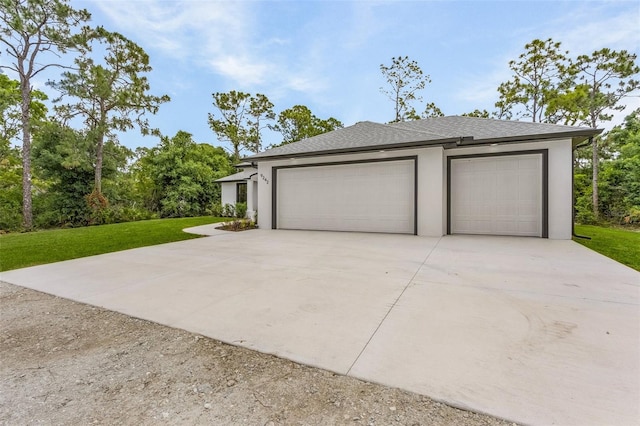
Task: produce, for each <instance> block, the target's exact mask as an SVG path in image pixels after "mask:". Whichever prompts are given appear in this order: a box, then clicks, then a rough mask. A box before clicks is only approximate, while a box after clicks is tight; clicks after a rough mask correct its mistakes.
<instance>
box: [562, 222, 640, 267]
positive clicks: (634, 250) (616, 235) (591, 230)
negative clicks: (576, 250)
mask: <svg viewBox="0 0 640 426" xmlns="http://www.w3.org/2000/svg"><path fill="white" fill-rule="evenodd" d="M576 234H578V235H584V236H587V237H591V239H590V240H585V239H582V238H574V241H576V242H578V243H580V244H582V245H583V246H586V247H589V248H590V249H592V250H595V251H597V252H598V253H601V254H604V255H605V256H607V257H610V258H612V259H614V260H617V261H618V262H620V263H623V264H625V265H627V266H630V267H631V268H633V269H635V270H637V271H640V232H638V231H632V230H629V231H628V230H624V229H617V228H603V227H601V226H587V225H576Z"/></svg>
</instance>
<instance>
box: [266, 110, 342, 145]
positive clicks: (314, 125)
mask: <svg viewBox="0 0 640 426" xmlns="http://www.w3.org/2000/svg"><path fill="white" fill-rule="evenodd" d="M342 127H344V125H343V124H342V122H340V120H338V119H336V118H333V117H329V118H327V119H326V120H323V119H321V118H318V117H316V116H315V115H313V113H311V110H310V109H309V108H307V107H306V106H304V105H294V106H293V107H291V108H288V109H285V110H284V111H282V112H280V114H278V120H277V123H276V124H275V125H273V126H271V129H272V130H275V131H277V132H280V133H281V134H282V138H283V139H282V143H280V145H285V144H288V143H292V142H297V141H300V140H302V139H306V138H310V137H313V136H317V135H321V134H323V133H327V132H330V131H332V130H336V129H340V128H342Z"/></svg>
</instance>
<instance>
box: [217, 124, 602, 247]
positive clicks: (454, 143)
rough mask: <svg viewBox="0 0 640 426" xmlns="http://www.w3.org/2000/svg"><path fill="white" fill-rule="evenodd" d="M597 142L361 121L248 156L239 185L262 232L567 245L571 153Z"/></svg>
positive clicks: (551, 131) (549, 130) (589, 132)
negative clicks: (479, 237)
mask: <svg viewBox="0 0 640 426" xmlns="http://www.w3.org/2000/svg"><path fill="white" fill-rule="evenodd" d="M601 132H602V130H599V129H592V128H585V127H573V126H561V125H554V124H543V123H531V122H519V121H505V120H495V119H484V118H474V117H460V116H449V117H435V118H428V119H424V120H416V121H407V122H400V123H393V124H379V123H373V122H370V121H365V122H360V123H357V124H354V125H353V126H350V127H346V128H343V129H338V130H335V131H332V132H329V133H325V134H322V135H318V136H314V137H312V138H308V139H304V140H302V141H299V142H296V143H292V144H288V145H283V146H280V147H276V148H272V149H269V150H267V151H264V152H262V153H258V154H256V155H253V156H251V157H248V158H246V159H245V161H247V162H250V163H251V164H252V165H253V166H255V167H257V171H256V169H255V168H251V169H249V168H247V169H245V171H243V172H241V173H240V174H238V175H234V176H237V177H236V178H233V179H239V178H240V177H242V179H244V180H245V181H247V182H249V181H251V182H256V183H257V201H258V202H257V207H258V212H259V217H258V224H259V226H260V228H262V229H306V230H330V231H359V232H388V233H406V234H415V235H421V236H442V235H446V234H494V235H516V236H533V237H542V238H553V239H570V238H571V236H572V229H573V201H572V195H573V151H574V149H575V148H576V147H577V146H578V145H580V144H583V143H589V141H590V140H591V138H592V137H593V136H595V135H597V134H599V133H601ZM247 170H249V171H248V172H247ZM242 173H245V174H242ZM254 176H255V178H256V180H255V181H253V178H254ZM230 178H232V177H230ZM227 182H231V181H227ZM235 182H236V183H237V182H239V180H236V181H235ZM223 185H224V183H223ZM253 188H255V186H254V187H253ZM236 197H237V196H236ZM248 199H249V197H248ZM223 202H224V201H223ZM252 203H253V204H252V206H255V205H256V194H255V193H254V194H253V198H252ZM252 210H253V209H252Z"/></svg>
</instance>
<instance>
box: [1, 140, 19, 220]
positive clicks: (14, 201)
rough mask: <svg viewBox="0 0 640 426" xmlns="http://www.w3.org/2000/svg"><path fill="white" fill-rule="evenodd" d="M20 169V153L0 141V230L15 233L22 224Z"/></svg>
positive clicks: (7, 142)
mask: <svg viewBox="0 0 640 426" xmlns="http://www.w3.org/2000/svg"><path fill="white" fill-rule="evenodd" d="M21 207H22V167H21V164H20V153H19V151H18V150H17V149H15V148H14V149H12V148H10V146H9V141H8V140H5V141H4V142H3V141H2V140H1V139H0V230H1V231H15V230H18V229H20V226H21V223H22V214H21Z"/></svg>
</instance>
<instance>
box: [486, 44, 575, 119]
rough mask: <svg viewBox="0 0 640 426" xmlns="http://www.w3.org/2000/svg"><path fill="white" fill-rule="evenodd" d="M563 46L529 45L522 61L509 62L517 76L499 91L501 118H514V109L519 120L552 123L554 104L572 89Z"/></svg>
mask: <svg viewBox="0 0 640 426" xmlns="http://www.w3.org/2000/svg"><path fill="white" fill-rule="evenodd" d="M560 45H561V44H560V42H554V41H553V40H552V39H550V38H549V39H547V40H544V41H543V40H539V39H536V40H533V41H532V42H531V43H528V44H526V45H525V52H524V53H522V54H520V56H519V57H518V60H517V61H516V60H512V61H510V62H509V68H510V69H511V71H512V72H513V76H512V78H511V80H509V81H507V82H505V83H502V84H501V85H500V86H499V87H498V93H499V94H500V99H499V100H498V102H496V108H497V109H498V113H497V114H496V115H497V116H498V118H511V117H512V116H513V115H514V111H513V110H514V109H517V107H518V106H520V107H521V108H522V109H520V110H517V111H516V112H515V115H516V116H517V117H522V118H528V119H531V121H533V122H534V123H535V122H544V121H549V120H548V114H547V107H548V105H549V102H550V100H552V99H555V98H556V97H557V96H558V95H559V93H561V92H562V91H563V90H566V89H567V88H568V87H570V84H571V81H572V80H571V79H572V73H571V70H572V69H571V67H570V65H569V60H568V58H567V56H566V55H567V54H568V53H569V52H567V51H562V50H561V48H560Z"/></svg>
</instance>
